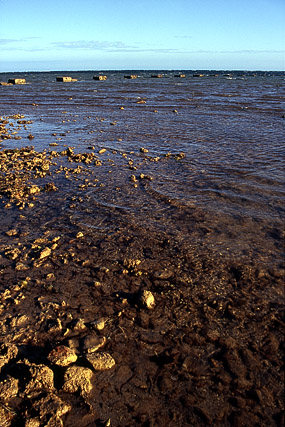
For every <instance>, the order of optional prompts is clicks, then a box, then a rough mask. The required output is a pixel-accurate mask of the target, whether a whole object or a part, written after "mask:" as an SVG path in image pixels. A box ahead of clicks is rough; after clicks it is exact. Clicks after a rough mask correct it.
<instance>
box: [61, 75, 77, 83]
mask: <svg viewBox="0 0 285 427" xmlns="http://www.w3.org/2000/svg"><path fill="white" fill-rule="evenodd" d="M56 81H57V82H63V83H69V82H76V81H77V79H73V78H72V77H69V76H60V77H57V78H56Z"/></svg>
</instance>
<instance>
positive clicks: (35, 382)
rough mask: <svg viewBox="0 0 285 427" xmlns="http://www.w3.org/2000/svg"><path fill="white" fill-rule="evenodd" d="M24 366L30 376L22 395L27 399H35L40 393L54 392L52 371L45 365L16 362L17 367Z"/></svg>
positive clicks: (25, 361) (26, 361)
mask: <svg viewBox="0 0 285 427" xmlns="http://www.w3.org/2000/svg"><path fill="white" fill-rule="evenodd" d="M21 364H22V365H26V366H28V367H29V373H30V376H31V379H30V381H29V382H28V384H27V386H26V388H25V390H24V392H23V395H25V396H27V397H35V396H37V395H39V394H40V393H42V392H47V393H50V392H52V391H53V390H54V382H53V380H54V374H53V371H52V370H51V369H50V368H49V367H48V366H46V365H36V364H34V363H30V362H29V361H28V360H24V362H18V365H21Z"/></svg>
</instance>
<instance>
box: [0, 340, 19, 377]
mask: <svg viewBox="0 0 285 427" xmlns="http://www.w3.org/2000/svg"><path fill="white" fill-rule="evenodd" d="M17 354H18V348H17V347H16V346H15V344H1V345H0V371H1V368H2V367H3V366H4V365H6V364H7V363H9V361H10V360H11V359H14V358H15V357H17Z"/></svg>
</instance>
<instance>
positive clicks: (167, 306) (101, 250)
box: [0, 117, 284, 427]
mask: <svg viewBox="0 0 285 427" xmlns="http://www.w3.org/2000/svg"><path fill="white" fill-rule="evenodd" d="M15 120H17V118H15ZM18 120H23V121H25V118H23V117H20V118H18ZM19 124H20V125H21V123H19ZM22 125H23V126H24V125H25V123H22ZM12 130H13V129H12V128H10V127H9V120H3V121H2V123H1V135H2V136H3V139H6V138H15V136H13V134H12ZM28 137H29V139H30V144H32V142H33V141H32V140H33V135H30V136H29V135H28ZM102 155H104V151H103V152H102V151H101V153H99V152H94V150H92V149H90V150H89V151H86V152H82V153H78V152H76V153H75V152H74V151H73V149H72V148H71V147H65V148H64V150H62V151H60V152H59V151H53V147H50V150H45V151H42V152H40V151H37V150H35V148H34V147H32V146H31V145H30V146H26V147H22V148H21V149H2V150H1V151H0V164H1V174H0V196H1V207H0V209H1V218H2V230H1V247H0V265H1V276H0V292H1V305H0V335H1V347H0V368H1V371H0V385H1V386H0V418H1V419H2V420H4V421H2V422H3V423H4V424H3V425H4V426H7V427H9V426H25V427H28V426H29V427H32V426H33V427H36V426H50V427H51V426H61V425H63V426H70V427H72V426H77V425H79V424H80V425H82V426H94V425H95V426H138V425H139V426H153V427H154V426H161V427H162V426H185V425H189V426H203V425H204V426H207V425H217V426H248V425H250V426H253V425H254V426H279V425H282V424H283V422H284V418H283V397H284V395H283V393H284V390H283V389H284V376H283V375H284V373H283V371H282V340H283V331H284V323H283V320H282V309H283V301H282V297H283V284H284V269H283V267H282V265H280V264H277V265H274V267H272V268H269V267H268V266H267V265H266V264H265V265H262V263H260V262H259V261H260V259H258V258H257V259H256V262H254V261H251V262H244V260H245V259H247V258H246V257H245V258H244V259H235V258H234V257H232V258H227V257H224V256H222V254H219V252H218V251H214V250H209V247H208V246H207V245H206V244H204V243H203V239H201V240H200V243H198V241H197V239H195V244H194V241H193V245H191V243H189V239H191V232H192V233H193V236H197V235H200V236H206V235H207V234H208V233H209V230H208V229H207V221H206V219H205V217H204V214H203V212H202V211H201V210H199V209H195V210H194V209H193V208H192V207H189V209H188V212H186V214H187V215H188V216H189V217H190V216H191V218H192V222H189V224H190V223H191V224H192V226H193V229H192V230H190V229H189V230H188V232H189V234H188V235H187V236H185V240H184V241H183V240H180V239H179V240H178V239H177V238H176V236H175V235H173V234H171V233H168V232H167V230H165V229H163V228H162V229H159V228H157V227H155V224H154V223H151V222H150V224H148V225H147V221H146V222H145V223H140V222H138V221H137V220H136V218H135V217H134V216H132V215H127V214H126V213H125V212H122V211H121V210H120V209H119V208H117V207H116V206H114V207H109V208H108V210H107V209H106V212H101V216H100V220H102V218H104V221H105V222H106V223H107V224H110V232H109V233H106V232H105V231H104V229H103V228H100V227H98V226H97V227H96V226H94V227H90V221H89V223H88V221H86V218H88V215H91V216H93V215H94V206H93V205H92V203H93V200H92V199H89V198H88V191H87V190H90V189H92V188H94V189H96V191H100V185H101V186H102V187H103V186H104V185H106V183H103V182H100V179H98V174H97V170H98V168H100V167H101V165H102V162H103V160H102ZM114 155H115V154H114ZM140 156H141V157H142V160H143V161H144V160H145V161H148V153H147V152H144V151H143V150H141V152H140ZM175 156H176V159H175V161H179V160H180V158H181V157H183V156H182V154H181V153H176V154H174V155H173V156H172V157H171V156H170V157H169V158H167V157H166V158H165V159H164V161H165V162H167V161H171V160H173V157H175ZM179 156H180V157H179ZM114 163H115V164H116V157H115V160H114ZM129 167H130V168H129V169H128V174H127V176H128V177H127V178H126V179H127V185H128V188H129V189H130V191H131V192H135V191H136V190H137V188H138V187H142V188H147V186H148V183H149V182H150V180H151V176H145V175H142V174H141V173H140V171H139V170H134V169H132V164H129ZM67 188H68V192H67V191H66V189H67ZM100 209H101V210H102V207H101V208H100ZM172 215H173V218H174V219H175V221H176V222H177V224H179V223H180V222H181V224H182V223H183V221H184V219H183V218H184V216H185V210H183V212H181V210H180V209H179V208H177V209H176V207H175V206H174V207H173V212H172ZM283 237H284V236H283ZM281 238H282V236H280V235H278V236H276V245H277V246H278V247H279V246H280V244H281V243H280V241H281ZM144 291H147V293H144ZM145 295H148V297H149V298H150V299H149V300H146V299H144V296H145ZM149 302H150V303H149ZM61 346H64V347H61ZM54 355H56V356H54ZM98 355H99V356H100V357H101V359H100V357H99V356H98ZM96 357H97V358H98V357H99V359H100V360H101V361H102V360H103V362H102V365H100V366H98V365H96V364H95V362H94V358H95V359H96ZM110 361H111V362H110ZM105 362H106V363H105ZM104 363H105V364H104ZM71 379H72V380H71Z"/></svg>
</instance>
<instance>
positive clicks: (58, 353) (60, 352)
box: [48, 345, 77, 366]
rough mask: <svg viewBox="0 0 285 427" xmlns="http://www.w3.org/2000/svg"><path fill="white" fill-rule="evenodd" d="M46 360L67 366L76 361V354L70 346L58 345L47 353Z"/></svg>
mask: <svg viewBox="0 0 285 427" xmlns="http://www.w3.org/2000/svg"><path fill="white" fill-rule="evenodd" d="M48 360H49V361H50V362H51V363H53V364H54V365H58V366H68V365H70V364H71V363H73V362H76V360H77V356H76V354H75V352H74V351H73V350H72V349H71V348H68V347H66V346H65V345H59V346H58V347H56V348H54V349H53V350H52V351H51V352H50V353H49V355H48Z"/></svg>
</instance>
